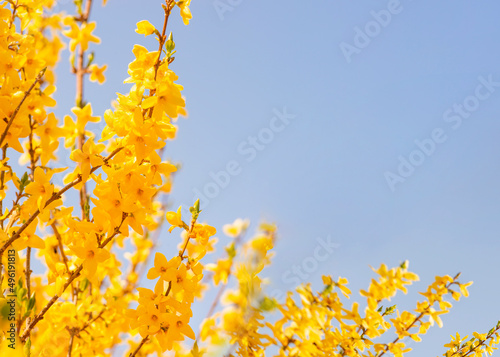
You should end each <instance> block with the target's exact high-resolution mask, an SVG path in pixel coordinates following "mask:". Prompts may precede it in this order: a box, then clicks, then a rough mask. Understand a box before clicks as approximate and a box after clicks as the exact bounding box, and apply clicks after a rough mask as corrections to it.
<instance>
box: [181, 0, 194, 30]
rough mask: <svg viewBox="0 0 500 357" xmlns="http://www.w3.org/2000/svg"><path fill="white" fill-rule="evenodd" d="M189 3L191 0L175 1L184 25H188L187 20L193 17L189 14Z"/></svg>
mask: <svg viewBox="0 0 500 357" xmlns="http://www.w3.org/2000/svg"><path fill="white" fill-rule="evenodd" d="M190 3H191V0H181V1H179V2H178V3H177V6H179V8H180V9H181V16H182V21H183V22H184V25H189V20H191V18H192V17H193V15H191V10H189V5H190Z"/></svg>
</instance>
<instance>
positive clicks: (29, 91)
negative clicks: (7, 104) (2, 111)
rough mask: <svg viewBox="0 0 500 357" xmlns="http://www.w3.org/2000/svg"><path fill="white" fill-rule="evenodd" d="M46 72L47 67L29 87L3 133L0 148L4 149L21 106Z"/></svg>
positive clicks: (0, 138)
mask: <svg viewBox="0 0 500 357" xmlns="http://www.w3.org/2000/svg"><path fill="white" fill-rule="evenodd" d="M46 70H47V67H45V68H44V69H42V70H41V71H40V73H38V76H37V77H36V79H35V81H34V82H33V84H32V85H31V86H30V87H29V89H28V90H27V91H26V92H25V93H24V96H23V99H21V101H20V102H19V104H18V105H17V107H16V109H15V110H14V112H13V113H12V114H11V116H10V119H9V122H8V123H7V126H6V127H5V129H4V131H3V133H2V136H1V137H0V147H2V145H3V142H4V140H5V138H6V137H7V133H8V132H9V129H10V126H11V125H12V123H13V122H14V119H15V118H16V115H17V113H19V109H21V105H23V103H24V101H25V100H26V98H28V96H29V95H30V93H31V91H32V90H33V88H35V86H36V84H37V83H38V82H40V81H41V80H42V77H43V75H44V74H45V71H46Z"/></svg>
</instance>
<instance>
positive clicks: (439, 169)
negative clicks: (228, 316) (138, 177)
mask: <svg viewBox="0 0 500 357" xmlns="http://www.w3.org/2000/svg"><path fill="white" fill-rule="evenodd" d="M61 3H63V1H62V2H61ZM160 3H161V2H160V0H157V1H153V0H149V1H131V0H109V1H108V5H107V6H106V7H105V8H104V9H101V8H100V6H96V7H95V9H94V11H93V12H92V15H91V18H92V19H93V20H96V21H97V22H98V26H97V30H96V34H97V35H98V36H100V37H101V39H102V44H101V45H99V46H95V47H94V48H95V50H96V63H98V64H103V63H106V64H108V66H109V69H108V71H107V76H108V80H107V82H106V83H105V84H104V85H103V86H100V87H99V86H97V85H95V84H91V85H87V87H86V95H85V96H86V99H87V100H90V101H91V102H92V104H93V107H94V112H95V113H97V114H98V115H102V113H103V112H104V110H105V109H106V108H108V107H109V105H110V102H111V100H113V99H114V98H115V92H116V91H119V92H122V93H123V92H126V91H127V90H128V89H127V88H128V87H127V86H126V85H124V84H122V81H123V79H124V78H126V77H127V74H126V68H127V65H128V63H129V62H130V61H131V60H132V59H133V55H132V52H131V49H132V46H133V44H135V43H140V44H143V45H144V44H145V45H147V46H148V47H149V48H150V49H151V50H154V49H155V48H156V44H155V42H154V40H149V39H147V40H146V39H144V37H143V36H139V35H137V34H136V33H135V32H134V29H135V23H136V22H138V21H140V20H142V19H148V20H149V21H150V22H152V23H153V24H155V25H157V26H158V27H159V26H161V24H162V17H163V16H162V9H161V6H160ZM216 3H219V5H220V4H221V3H222V4H225V5H226V6H229V8H231V11H229V10H227V9H228V8H227V7H226V8H221V9H222V10H221V9H219V12H217V10H216V7H215V5H214V4H216ZM230 3H232V4H235V5H230ZM70 5H71V4H61V8H62V9H67V10H70V9H71V6H70ZM224 9H225V10H227V11H225V12H223V13H222V11H223V10H224ZM191 10H192V12H193V19H192V21H191V24H190V25H189V26H187V27H186V26H184V25H183V24H182V23H181V21H180V20H179V16H178V12H177V10H176V13H175V16H173V17H172V20H171V23H170V24H169V27H170V30H172V31H173V32H174V39H175V41H176V44H177V50H178V53H177V54H176V60H175V61H174V63H173V64H172V69H173V70H174V71H175V72H176V73H177V74H178V75H179V76H180V79H179V83H181V84H182V85H184V86H185V90H184V95H185V97H186V100H187V108H188V111H189V118H188V119H183V120H180V121H179V135H178V139H177V140H175V141H174V142H172V143H169V144H168V146H167V147H168V155H169V157H170V158H172V160H174V161H176V162H181V163H182V165H183V167H182V170H181V171H180V173H179V174H178V175H177V176H176V179H175V184H174V193H173V195H172V196H171V202H172V204H173V206H175V207H177V206H178V205H180V204H183V205H186V204H188V203H192V200H193V197H194V195H195V194H194V192H195V190H198V191H200V192H202V193H204V194H205V195H209V196H213V198H210V200H209V204H208V205H207V206H206V207H205V209H204V211H203V213H202V218H203V219H205V220H206V221H207V222H208V223H210V224H211V225H214V226H215V227H216V228H217V229H218V230H219V232H220V234H219V235H218V236H219V237H220V238H221V241H222V242H227V239H225V238H224V237H223V235H222V229H221V228H222V225H223V224H225V223H228V222H232V221H233V220H234V219H235V218H237V217H247V218H250V220H251V221H252V223H253V225H252V227H251V230H252V229H253V228H255V226H256V224H257V223H258V222H260V221H262V220H267V221H271V222H275V223H277V225H278V227H279V242H278V243H277V246H276V256H275V258H274V266H273V267H272V268H271V269H269V270H268V271H267V274H268V276H270V278H271V280H272V284H271V287H270V289H271V290H273V289H278V290H283V291H284V290H287V289H291V288H294V286H295V282H296V281H297V279H295V278H297V277H298V273H293V271H292V269H293V266H294V265H299V266H301V265H304V264H305V266H306V270H308V271H309V272H306V273H307V274H308V277H307V278H306V279H300V278H299V280H300V281H305V280H311V281H313V282H314V283H316V284H317V285H316V286H317V287H318V288H319V285H318V284H320V281H321V275H322V274H331V275H333V276H338V275H341V276H345V277H347V278H348V279H349V281H350V283H351V288H352V290H353V291H356V290H359V289H360V288H366V287H367V286H368V284H369V281H370V279H371V277H372V276H373V275H372V273H371V270H370V268H369V265H372V266H378V265H379V264H380V263H382V262H385V263H387V264H388V265H389V266H395V265H397V264H399V263H400V262H401V261H403V260H405V259H409V260H410V268H411V270H412V271H414V272H416V273H417V274H419V275H420V277H421V281H420V282H419V283H418V284H416V285H415V286H414V287H413V288H412V289H411V290H410V293H409V295H408V296H406V297H404V298H403V299H398V300H397V303H398V304H401V306H402V307H406V308H411V307H413V306H414V303H415V301H416V300H417V299H419V298H420V296H419V295H418V293H417V292H418V291H422V290H424V289H425V287H426V286H427V284H429V283H431V282H432V281H433V279H434V276H435V275H444V274H450V275H454V274H455V273H457V272H459V271H460V272H462V280H463V281H464V282H466V281H469V280H473V281H474V285H473V286H472V287H471V288H470V294H471V296H470V297H469V298H467V299H463V300H461V301H460V302H459V303H456V304H454V305H455V306H454V308H453V309H452V311H451V313H450V314H448V315H445V316H444V318H443V321H444V328H442V329H439V328H438V327H437V326H436V327H434V328H433V329H432V330H431V331H430V332H429V333H428V335H427V336H426V337H425V338H424V342H422V343H420V344H416V343H411V347H413V348H414V352H412V353H411V354H410V355H411V356H423V355H426V356H427V355H429V356H432V355H434V356H437V355H440V354H442V353H443V352H444V348H443V347H442V345H443V344H445V343H447V342H449V335H450V334H454V333H455V332H457V331H458V332H460V333H461V334H464V335H465V334H469V335H470V334H471V332H472V331H479V332H486V331H487V330H489V328H490V327H492V326H493V324H494V323H496V321H497V320H498V319H499V318H500V307H499V305H498V303H497V301H498V296H499V293H500V288H499V286H500V285H499V283H498V273H497V272H498V263H497V262H498V255H499V248H500V243H499V239H498V238H499V228H500V219H499V215H500V186H499V184H498V182H500V170H499V169H500V161H499V159H498V158H499V155H498V154H499V152H500V140H499V135H500V130H499V129H500V83H498V82H500V50H499V48H500V41H499V39H500V26H498V14H499V12H500V3H498V2H494V1H487V2H477V1H476V2H456V1H450V0H448V1H439V2H436V1H429V0H425V1H411V0H401V1H399V2H398V1H370V2H354V1H346V0H341V1H324V0H323V1H316V2H310V3H309V2H304V1H284V0H276V1H265V2H264V1H249V0H242V1H237V0H233V1H231V2H230V1H229V0H221V1H219V2H214V1H212V0H202V1H200V0H193V2H192V6H191ZM381 11H382V12H381ZM388 13H389V14H390V18H389V17H388V16H387V14H388ZM376 18H378V21H379V22H378V25H377V23H376V22H373V21H377V20H376ZM381 22H382V23H383V25H380V23H381ZM67 72H68V64H67V60H66V59H63V62H62V64H61V66H60V72H59V79H60V80H61V81H66V82H65V83H69V84H68V85H67V86H68V88H66V87H65V86H66V84H65V85H60V86H59V88H58V93H57V97H58V98H59V99H60V100H61V101H66V102H67V103H72V98H73V95H74V92H73V88H74V82H73V81H74V79H72V77H71V75H69V74H67ZM61 103H62V102H61ZM70 107H71V105H68V106H67V107H65V106H64V105H60V106H59V107H58V109H57V113H59V114H65V113H68V112H69V108H70ZM284 108H286V112H287V113H289V114H290V115H294V116H295V117H294V118H293V119H289V123H288V124H287V125H281V124H283V122H281V121H278V120H274V119H273V117H275V111H278V112H282V111H283V109H284ZM251 137H256V139H255V141H254V139H252V138H251ZM417 142H418V144H417ZM419 145H420V146H421V147H423V148H419ZM228 163H229V166H230V169H229V171H231V172H232V173H233V174H234V175H231V176H230V181H229V184H227V185H225V183H224V182H219V183H217V180H215V179H214V178H213V177H212V176H213V175H212V176H211V174H210V173H218V172H220V171H222V170H225V171H226V172H227V165H228ZM219 176H220V175H219ZM223 176H224V174H223ZM221 186H225V187H221ZM207 192H208V193H207ZM328 237H331V238H330V239H331V241H333V242H335V243H336V244H337V245H338V246H336V247H335V248H334V249H333V252H332V253H331V254H329V255H328V256H327V258H326V259H322V261H318V260H317V259H316V263H317V264H316V265H315V264H314V261H313V260H314V258H313V257H314V251H315V249H316V247H318V246H319V243H318V241H317V239H318V238H320V239H322V240H324V241H326V240H328ZM175 239H177V236H176V235H168V233H167V232H166V231H165V233H164V240H165V243H164V245H162V247H161V248H160V249H161V250H162V251H164V252H165V253H166V254H167V255H168V249H167V247H168V246H169V244H170V243H167V240H168V241H173V240H175ZM219 249H222V247H221V246H219ZM304 274H305V273H304ZM206 310H207V308H206V307H203V306H200V307H199V308H197V310H195V315H196V314H197V313H199V314H201V315H203V316H204V311H206ZM494 355H498V352H497V353H495V354H494Z"/></svg>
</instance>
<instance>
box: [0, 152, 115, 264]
mask: <svg viewBox="0 0 500 357" xmlns="http://www.w3.org/2000/svg"><path fill="white" fill-rule="evenodd" d="M122 149H123V147H119V148H116V149H115V150H114V151H113V152H112V153H111V154H109V155H108V156H107V157H106V158H105V159H104V164H106V163H107V162H108V161H109V160H111V159H112V158H113V156H115V155H116V154H117V153H118V152H120V151H121V150H122ZM104 164H103V165H104ZM103 165H99V166H94V167H93V168H92V170H90V173H93V172H94V171H96V170H97V169H99V168H100V167H102V166H103ZM80 182H82V177H81V176H80V177H78V178H77V179H75V180H74V181H73V182H71V183H69V184H67V185H66V186H64V188H62V189H61V190H60V191H58V192H54V193H53V194H52V197H50V198H49V199H48V200H47V202H46V203H45V206H44V208H45V207H47V206H48V205H49V204H51V203H52V202H54V201H55V200H58V199H59V198H61V196H62V195H63V193H65V192H66V191H68V190H69V189H70V188H71V187H73V186H75V185H77V184H79V183H80ZM39 214H40V210H39V209H37V210H36V211H35V213H33V215H32V216H31V217H30V218H28V220H27V221H26V222H25V223H24V224H23V225H22V226H21V228H19V230H18V231H16V232H15V233H14V235H12V237H11V238H10V239H9V240H8V241H7V242H5V244H4V245H3V247H2V248H0V258H1V256H2V254H3V252H5V250H6V249H7V248H8V247H9V246H10V245H11V244H12V242H14V241H16V240H17V239H19V238H20V236H21V233H22V232H23V231H24V230H25V229H26V228H27V227H28V226H29V225H30V224H31V222H33V221H34V220H35V218H36V217H38V215H39Z"/></svg>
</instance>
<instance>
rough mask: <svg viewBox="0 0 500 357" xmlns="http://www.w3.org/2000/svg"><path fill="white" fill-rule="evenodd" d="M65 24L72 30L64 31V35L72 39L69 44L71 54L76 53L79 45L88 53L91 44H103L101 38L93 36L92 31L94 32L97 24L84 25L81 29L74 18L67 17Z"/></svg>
mask: <svg viewBox="0 0 500 357" xmlns="http://www.w3.org/2000/svg"><path fill="white" fill-rule="evenodd" d="M64 24H65V25H67V26H70V29H69V30H66V31H63V34H64V35H65V36H67V37H69V38H70V39H71V41H70V42H69V49H70V51H71V52H74V51H75V49H76V46H77V45H80V46H81V47H82V50H83V51H86V50H87V49H88V48H89V42H95V43H100V42H101V40H100V39H99V37H96V36H94V35H92V31H94V29H95V26H96V23H95V22H89V23H83V24H82V25H81V27H78V25H77V23H76V22H75V20H74V18H72V17H67V18H66V19H65V20H64Z"/></svg>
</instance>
